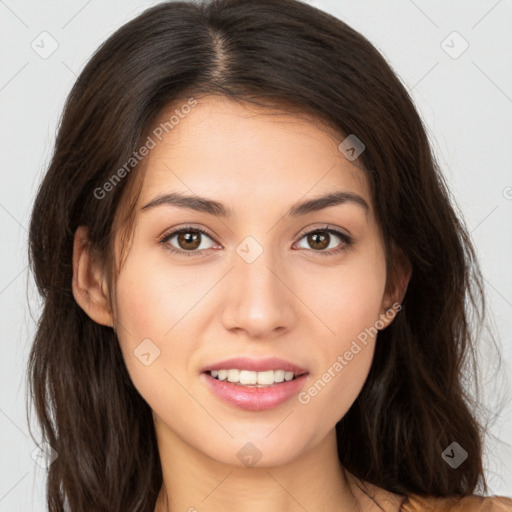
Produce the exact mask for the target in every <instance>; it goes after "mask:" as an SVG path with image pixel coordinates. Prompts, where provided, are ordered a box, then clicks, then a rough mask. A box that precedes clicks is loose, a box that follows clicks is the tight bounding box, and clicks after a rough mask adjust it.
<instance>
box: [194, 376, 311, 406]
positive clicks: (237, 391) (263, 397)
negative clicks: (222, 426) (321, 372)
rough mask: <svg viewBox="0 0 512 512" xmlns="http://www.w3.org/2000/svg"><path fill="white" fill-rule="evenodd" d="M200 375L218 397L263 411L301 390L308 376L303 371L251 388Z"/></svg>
mask: <svg viewBox="0 0 512 512" xmlns="http://www.w3.org/2000/svg"><path fill="white" fill-rule="evenodd" d="M201 375H202V378H204V379H205V380H206V383H207V384H208V385H209V386H210V389H211V390H212V391H213V392H214V393H215V394H216V395H217V396H218V397H220V398H222V399H223V400H225V401H226V402H228V403H229V404H231V405H234V406H235V407H238V408H240V409H245V410H247V411H265V410H267V409H272V408H273V407H277V406H278V405H281V404H282V403H284V402H286V401H287V400H289V399H290V398H291V397H292V396H294V395H296V394H297V393H298V392H299V391H300V390H301V388H302V387H303V386H304V383H305V382H306V379H307V376H308V374H307V373H305V374H304V375H301V376H300V377H297V378H296V379H293V380H289V381H284V382H281V383H278V384H272V386H267V387H264V388H256V387H254V388H253V387H245V386H240V385H239V384H233V383H232V382H228V381H226V380H218V379H214V378H213V377H212V376H211V375H210V374H209V373H202V374H201Z"/></svg>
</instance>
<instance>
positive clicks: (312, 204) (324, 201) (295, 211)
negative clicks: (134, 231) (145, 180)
mask: <svg viewBox="0 0 512 512" xmlns="http://www.w3.org/2000/svg"><path fill="white" fill-rule="evenodd" d="M347 203H350V204H355V205H358V206H361V207H362V208H363V209H364V210H366V211H368V210H369V209H370V207H369V206H368V203H367V202H366V201H365V200H364V199H363V198H362V197H361V196H360V195H358V194H354V193H353V192H345V191H337V192H331V193H329V194H326V195H323V196H319V197H315V198H313V199H308V200H307V201H302V202H299V203H296V204H294V205H292V207H291V208H290V209H289V210H288V212H287V213H286V215H288V217H299V216H301V215H306V214H308V213H312V212H316V211H319V210H323V209H324V208H328V207H330V206H336V205H339V204H347ZM161 205H171V206H177V207H178V208H185V209H189V210H195V211H198V212H203V213H208V214H210V215H214V216H216V217H223V218H232V217H233V211H232V210H231V209H230V208H227V207H226V206H224V205H223V204H222V203H219V202H218V201H214V200H213V199H208V198H206V197H200V196H197V195H193V196H189V195H186V194H181V193H179V192H172V193H170V194H165V195H162V196H158V197H155V198H154V199H152V200H151V201H150V202H149V203H147V204H145V205H144V206H143V207H141V210H146V209H148V208H154V207H156V206H161Z"/></svg>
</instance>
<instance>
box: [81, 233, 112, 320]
mask: <svg viewBox="0 0 512 512" xmlns="http://www.w3.org/2000/svg"><path fill="white" fill-rule="evenodd" d="M88 232H89V230H88V228H87V227H86V226H79V227H78V229H77V230H76V232H75V238H74V243H73V296H74V297H75V300H76V302H77V303H78V305H79V306H80V307H81V308H82V309H83V310H84V311H85V312H86V313H87V315H88V316H89V317H90V318H91V319H92V320H94V321H95V322H96V323H98V324H101V325H106V326H112V324H113V319H112V314H111V311H110V304H109V300H108V290H107V287H106V284H105V283H106V279H105V276H104V275H103V269H102V267H101V265H100V264H99V262H98V261H97V260H96V259H95V258H94V257H93V254H92V251H91V244H90V242H89V237H88Z"/></svg>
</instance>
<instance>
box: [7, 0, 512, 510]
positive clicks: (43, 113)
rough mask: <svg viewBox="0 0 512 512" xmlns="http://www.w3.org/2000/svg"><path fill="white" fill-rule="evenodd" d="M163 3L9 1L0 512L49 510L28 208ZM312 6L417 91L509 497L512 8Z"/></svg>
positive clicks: (497, 469)
mask: <svg viewBox="0 0 512 512" xmlns="http://www.w3.org/2000/svg"><path fill="white" fill-rule="evenodd" d="M155 3H157V2H153V1H143V0H122V1H121V0H103V1H100V0H67V1H64V0H60V1H57V0H45V1H44V2H41V1H36V0H22V1H19V0H0V40H1V42H0V48H1V55H0V109H1V110H0V111H1V117H0V226H1V253H0V258H1V259H0V263H1V265H0V328H1V338H0V343H1V345H0V346H1V352H0V511H9V512H17V511H20V512H21V511H28V510H31V511H36V512H42V511H43V510H45V499H44V496H45V491H44V485H45V480H44V477H45V470H44V469H43V467H41V466H40V465H39V463H38V462H37V460H38V459H37V457H35V456H34V454H37V453H38V451H37V446H36V444H34V442H33V441H32V439H31V438H30V437H29V435H28V425H27V419H26V412H25V411H26V409H25V397H26V385H25V368H26V361H27V356H28V351H29V348H30V344H31V338H32V335H33V332H34V326H35V320H34V318H33V317H32V315H31V312H30V310H29V307H28V304H29V303H30V304H31V306H32V313H33V316H34V317H35V318H37V315H38V312H39V301H38V298H37V295H36V293H35V290H34V285H33V282H32V280H31V278H30V276H29V274H28V269H27V243H26V240H27V227H28V223H29V214H30V209H31V204H32V202H33V199H34V195H35V192H36V190H37V185H38V183H39V181H40V179H41V176H42V174H43V172H44V171H45V169H46V166H47V164H48V161H49V158H50V156H51V152H52V147H53V143H54V139H55V132H56V126H57V122H58V119H59V116H60V113H61V110H62V107H63V103H64V100H65V98H66V95H67V94H68V92H69V90H70V88H71V86H72V85H73V83H74V81H75V79H76V77H77V75H78V73H79V72H80V71H81V69H82V68H83V66H84V64H85V62H86V61H87V60H88V59H89V58H90V56H91V55H92V53H93V51H94V50H95V49H96V48H97V47H98V45H99V44H100V43H101V42H103V41H104V40H105V39H106V38H107V37H108V36H109V35H111V34H112V32H113V31H114V30H115V29H116V28H118V27H119V26H120V25H122V24H123V23H125V22H126V21H128V20H129V19H131V18H133V17H134V16H135V15H136V14H138V13H140V12H141V11H143V10H144V9H146V8H147V7H149V6H151V5H154V4H155ZM311 3H313V4H314V5H315V6H317V7H320V8H322V9H324V10H326V11H328V12H330V13H331V14H333V15H335V16H337V17H339V18H341V19H342V20H344V21H345V22H347V23H348V24H349V25H351V26H352V27H354V28H355V29H356V30H358V31H360V32H361V33H363V34H364V35H365V36H366V37H367V38H368V39H369V40H370V41H371V42H372V43H373V44H374V45H375V46H376V47H377V48H378V49H379V50H380V51H381V52H382V54H383V55H384V56H385V57H386V58H387V59H388V61H389V62H390V63H391V65H392V67H393V68H394V70H395V71H396V73H397V74H398V75H399V77H400V79H401V80H402V82H403V83H404V84H405V85H406V87H407V88H408V89H409V90H410V91H411V94H412V97H413V99H414V101H415V103H416V106H417V108H418V109H419V111H420V113H421V115H422V117H423V119H424V120H425V123H426V125H427V128H428V131H429V136H430V139H431V141H432V145H433V147H434V150H435V152H436V154H437V156H438V159H439V162H440V164H441V166H442V170H443V172H444V174H445V176H446V179H447V181H448V183H449V185H450V187H451V191H452V193H453V195H454V198H455V200H456V202H457V204H458V206H459V208H460V210H461V212H462V214H463V216H464V218H465V221H466V224H467V226H468V228H469V231H470V232H471V235H472V237H473V239H474V242H475V244H476V247H477V250H478V254H479V257H480V260H481V264H482V269H483V273H484V276H485V284H486V287H487V296H488V301H489V309H490V311H491V313H492V315H493V317H492V326H491V327H492V328H493V329H494V332H495V334H496V335H497V336H498V338H499V340H500V343H501V352H502V366H501V370H500V372H497V370H496V367H495V365H494V363H493V360H494V359H493V353H492V351H490V350H483V351H482V354H481V356H480V362H481V364H482V365H483V367H484V370H485V371H484V374H485V375H486V382H485V385H486V390H487V391H486V396H487V398H486V400H488V401H489V402H488V404H489V407H491V408H493V410H496V411H497V412H498V416H497V418H496V420H495V422H494V423H493V425H492V428H491V429H490V431H489V436H488V441H487V449H486V459H485V464H486V470H487V476H488V479H489V484H490V488H491V492H492V493H497V494H504V495H508V496H512V428H511V425H512V405H511V398H510V397H511V394H510V382H512V378H511V368H512V335H511V333H512V266H511V260H512V258H511V256H512V171H511V169H512V166H511V164H512V152H511V150H510V148H511V146H512V126H511V119H512V58H511V57H510V56H511V55H512V32H511V30H510V27H511V26H512V1H511V0H450V1H446V0H435V1H434V0H428V1H427V0H414V1H413V0H393V1H387V2H383V1H381V0H373V1H371V0H360V1H354V0H352V1H350V0H316V1H312V2H311ZM42 40H43V42H41V41H42ZM50 52H53V53H51V55H48V53H50ZM500 375H501V377H500ZM507 375H508V376H509V377H508V378H509V379H510V380H509V382H508V383H507V382H506V381H504V380H503V376H505V377H506V376H507ZM36 432H37V430H36ZM34 450H35V451H34Z"/></svg>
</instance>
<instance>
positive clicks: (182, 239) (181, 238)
mask: <svg viewBox="0 0 512 512" xmlns="http://www.w3.org/2000/svg"><path fill="white" fill-rule="evenodd" d="M200 238H201V234H200V233H197V232H195V233H193V232H192V231H185V232H183V233H179V234H178V238H177V240H178V245H179V246H180V249H184V250H194V249H197V248H198V247H199V246H200V245H201V240H200Z"/></svg>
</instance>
